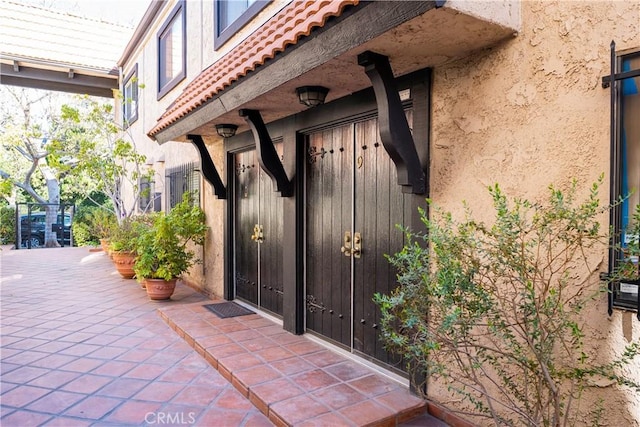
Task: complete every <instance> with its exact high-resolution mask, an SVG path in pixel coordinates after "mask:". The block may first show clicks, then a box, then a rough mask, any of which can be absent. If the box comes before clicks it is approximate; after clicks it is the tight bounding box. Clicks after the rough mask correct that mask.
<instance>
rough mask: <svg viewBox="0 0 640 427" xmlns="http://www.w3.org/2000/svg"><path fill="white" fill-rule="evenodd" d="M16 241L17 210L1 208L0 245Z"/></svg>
mask: <svg viewBox="0 0 640 427" xmlns="http://www.w3.org/2000/svg"><path fill="white" fill-rule="evenodd" d="M15 241H16V209H15V208H14V207H12V206H2V207H0V244H3V245H7V244H11V243H15Z"/></svg>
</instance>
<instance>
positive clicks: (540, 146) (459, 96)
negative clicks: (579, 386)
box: [430, 1, 640, 426]
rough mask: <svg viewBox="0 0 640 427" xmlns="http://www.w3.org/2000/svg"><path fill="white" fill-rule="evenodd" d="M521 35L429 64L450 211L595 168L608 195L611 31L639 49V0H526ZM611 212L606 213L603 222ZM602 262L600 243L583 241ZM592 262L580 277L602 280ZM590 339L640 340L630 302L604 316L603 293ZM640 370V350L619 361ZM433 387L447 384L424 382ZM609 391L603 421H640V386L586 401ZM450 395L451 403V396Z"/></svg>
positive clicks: (482, 212)
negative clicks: (595, 246)
mask: <svg viewBox="0 0 640 427" xmlns="http://www.w3.org/2000/svg"><path fill="white" fill-rule="evenodd" d="M521 8H522V10H521V13H522V26H521V29H520V31H519V34H518V36H517V37H515V38H514V39H512V40H509V41H506V42H504V43H503V44H501V45H499V46H497V47H494V48H491V49H488V50H485V51H483V52H480V53H477V54H474V55H472V56H469V57H467V58H466V59H463V60H459V61H457V62H454V63H451V64H448V65H447V66H443V67H437V68H435V70H434V82H433V95H432V96H433V98H432V103H433V108H432V114H433V115H432V125H433V127H432V142H431V144H432V145H431V154H432V158H431V174H430V175H431V183H430V188H431V198H432V199H433V200H434V202H435V203H436V204H437V205H439V206H441V207H443V208H444V209H445V210H449V211H452V212H453V213H454V214H455V215H457V216H458V217H461V216H462V215H463V210H462V203H461V202H462V201H463V200H465V201H467V202H468V204H469V205H470V207H471V209H472V211H473V212H474V214H475V215H476V216H478V217H481V218H482V219H484V220H487V221H490V219H491V218H490V214H491V213H492V212H493V209H492V206H491V199H490V196H489V193H488V192H487V191H486V188H487V186H489V185H491V184H494V183H498V184H499V185H500V186H501V188H502V189H503V190H504V192H505V193H507V194H508V195H509V196H513V197H524V198H528V199H530V200H541V199H543V198H544V197H546V195H547V194H548V190H547V188H548V186H549V185H550V184H554V185H556V186H558V187H560V188H567V187H568V185H569V183H570V181H571V180H572V179H576V180H577V181H578V183H579V184H580V188H582V189H583V192H582V195H583V196H586V195H587V194H588V190H589V188H590V185H591V183H593V182H595V181H596V180H597V178H598V176H599V175H600V174H604V175H605V177H606V180H607V183H606V184H605V186H604V188H602V189H601V192H600V195H601V196H602V201H603V203H604V204H606V203H607V202H608V199H609V194H608V179H609V152H610V142H609V101H610V98H609V96H610V94H609V90H607V89H603V88H602V87H601V79H602V77H603V76H605V75H608V74H609V73H610V65H609V63H610V56H609V53H610V50H609V49H610V48H609V45H610V42H611V40H615V41H616V43H617V48H618V49H619V50H620V51H622V50H627V49H640V2H637V1H626V2H622V1H610V2H584V1H580V2H578V1H561V2H555V1H540V2H533V1H524V2H522V4H521ZM607 222H608V218H607V217H606V216H603V223H604V224H606V223H607ZM589 256H590V260H591V261H592V263H594V264H596V265H599V266H600V268H601V269H602V270H606V268H607V264H606V263H607V249H606V247H604V246H603V247H602V248H600V249H599V250H597V251H595V252H594V253H591V254H590V255H589ZM597 277H598V273H597V272H596V273H594V274H592V275H591V276H589V275H588V274H586V272H583V277H582V279H583V280H587V281H589V283H591V284H592V285H593V286H594V287H595V286H598V280H597ZM585 323H586V324H587V325H588V327H589V329H590V333H589V335H588V336H587V337H586V345H587V346H588V347H591V348H595V349H596V351H595V354H597V358H598V359H599V361H602V362H605V361H607V360H610V358H611V357H612V356H613V354H615V353H617V354H619V353H620V351H621V350H622V349H623V348H624V346H625V345H626V344H628V343H629V342H631V341H636V342H637V341H638V340H640V322H638V321H637V320H636V319H635V313H633V314H632V313H630V312H623V311H620V310H615V313H614V315H613V316H612V317H611V318H609V317H608V316H607V301H606V295H602V297H601V298H600V299H598V300H597V301H596V302H595V304H594V306H593V307H591V308H590V309H589V310H588V312H587V316H586V318H585ZM625 372H626V374H627V375H628V376H629V378H631V379H633V380H635V381H636V382H640V361H637V362H636V363H635V364H634V365H632V366H629V367H628V368H626V369H625ZM430 394H432V395H433V396H439V397H442V396H445V395H446V393H445V392H444V390H443V388H441V387H439V386H438V384H435V383H434V384H432V388H431V389H430ZM599 397H602V398H604V399H605V402H606V404H605V408H607V409H606V410H605V419H606V420H607V423H608V425H625V426H638V425H640V396H638V395H637V394H634V393H633V392H631V391H629V390H627V391H623V390H622V389H619V388H617V387H616V386H613V385H610V384H599V388H597V389H596V390H595V392H588V393H587V400H586V402H583V403H582V405H584V404H585V403H586V404H587V405H591V404H593V403H594V402H596V400H597V398H599ZM452 404H454V405H455V403H452Z"/></svg>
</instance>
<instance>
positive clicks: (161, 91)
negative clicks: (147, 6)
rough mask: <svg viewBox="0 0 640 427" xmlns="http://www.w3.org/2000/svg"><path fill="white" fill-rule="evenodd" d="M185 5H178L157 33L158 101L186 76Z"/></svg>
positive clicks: (183, 3)
mask: <svg viewBox="0 0 640 427" xmlns="http://www.w3.org/2000/svg"><path fill="white" fill-rule="evenodd" d="M185 5H186V3H185V2H184V1H181V2H180V3H178V5H177V6H176V7H175V9H173V11H172V12H171V15H170V16H169V19H167V22H165V23H164V25H163V26H162V28H161V29H160V32H159V33H158V99H160V98H162V97H163V96H164V95H166V94H167V92H169V91H170V90H171V89H173V88H174V87H175V86H176V85H177V84H178V83H179V82H180V81H181V80H183V79H184V78H185V76H186V74H187V73H186V69H187V57H186V52H187V45H186V39H187V37H186V14H185Z"/></svg>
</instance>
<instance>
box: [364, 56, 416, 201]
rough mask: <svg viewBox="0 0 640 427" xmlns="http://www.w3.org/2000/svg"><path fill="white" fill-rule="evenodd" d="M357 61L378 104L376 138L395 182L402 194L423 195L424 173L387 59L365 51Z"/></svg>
mask: <svg viewBox="0 0 640 427" xmlns="http://www.w3.org/2000/svg"><path fill="white" fill-rule="evenodd" d="M358 64H359V65H362V66H363V67H364V70H365V73H366V74H367V76H368V77H369V80H371V84H372V85H373V91H374V93H375V95H376V102H377V104H378V120H379V125H380V138H381V139H382V145H383V147H384V149H385V150H386V151H387V153H388V154H389V157H391V160H393V163H394V164H395V165H396V171H397V173H398V184H399V185H401V186H402V191H403V192H405V193H413V194H424V193H425V192H426V178H425V173H424V171H423V170H422V165H421V164H420V158H419V157H418V152H417V150H416V146H415V143H414V141H413V136H412V135H411V129H410V128H409V123H408V122H407V117H406V116H405V113H404V109H403V108H402V101H400V94H399V93H398V88H397V86H396V82H395V77H394V76H393V71H392V70H391V65H390V64H389V58H387V57H386V56H384V55H380V54H378V53H375V52H371V51H366V52H363V53H361V54H360V55H358Z"/></svg>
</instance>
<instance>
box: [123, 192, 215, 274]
mask: <svg viewBox="0 0 640 427" xmlns="http://www.w3.org/2000/svg"><path fill="white" fill-rule="evenodd" d="M207 230H208V227H207V226H206V225H205V216H204V211H203V210H202V209H201V208H200V207H198V206H192V205H191V203H190V199H189V194H188V193H185V194H184V196H183V199H182V202H180V203H178V204H177V205H176V206H175V207H174V208H173V209H171V211H170V212H169V213H164V212H158V214H156V215H154V216H153V223H152V225H151V227H150V228H148V229H146V230H145V231H144V232H143V233H142V234H141V235H140V237H139V238H138V240H137V244H136V252H137V254H138V257H137V259H136V264H135V266H134V269H135V272H136V277H138V279H139V280H144V279H164V280H171V279H175V278H177V277H178V276H180V275H181V274H183V273H184V272H186V271H187V270H188V269H189V267H191V266H192V265H193V264H194V263H196V262H199V261H200V260H198V259H196V257H195V252H194V251H193V250H192V249H191V248H190V247H189V245H190V244H191V243H194V244H196V245H202V244H203V243H204V239H205V236H206V233H207Z"/></svg>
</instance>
